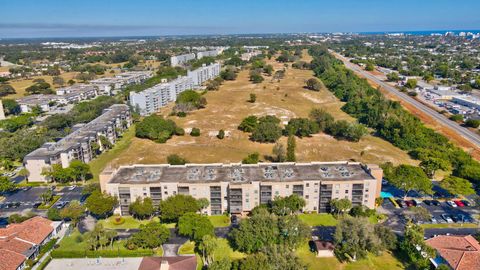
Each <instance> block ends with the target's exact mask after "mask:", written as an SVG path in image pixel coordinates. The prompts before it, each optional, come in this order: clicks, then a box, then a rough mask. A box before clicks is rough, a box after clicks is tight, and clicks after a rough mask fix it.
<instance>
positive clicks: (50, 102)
mask: <svg viewBox="0 0 480 270" xmlns="http://www.w3.org/2000/svg"><path fill="white" fill-rule="evenodd" d="M58 101H59V96H57V95H43V94H36V95H29V96H25V97H21V98H19V99H17V103H18V105H19V106H20V110H21V111H22V113H30V112H32V109H33V108H34V107H37V106H38V107H40V109H42V111H44V112H48V111H50V110H51V109H52V107H53V106H54V105H55V103H56V102H58Z"/></svg>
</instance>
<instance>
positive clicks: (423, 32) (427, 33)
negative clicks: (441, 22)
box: [359, 29, 480, 36]
mask: <svg viewBox="0 0 480 270" xmlns="http://www.w3.org/2000/svg"><path fill="white" fill-rule="evenodd" d="M447 32H451V33H454V34H455V35H458V34H459V33H461V32H465V33H468V32H470V33H474V34H476V33H480V30H478V29H477V30H428V31H385V32H359V34H364V35H383V34H398V33H403V34H406V35H414V36H429V35H431V34H442V35H444V34H445V33H447Z"/></svg>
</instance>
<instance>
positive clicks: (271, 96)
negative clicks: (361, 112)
mask: <svg viewBox="0 0 480 270" xmlns="http://www.w3.org/2000/svg"><path fill="white" fill-rule="evenodd" d="M307 58H308V55H305V59H307ZM267 62H268V64H272V65H273V67H274V69H275V70H280V69H283V68H284V66H283V64H282V63H277V62H275V61H274V60H267ZM248 73H249V70H248V69H245V70H242V71H240V72H239V74H238V77H237V79H236V80H235V81H225V82H224V83H223V85H221V86H220V89H219V90H218V91H209V92H207V93H206V94H205V95H204V97H205V98H206V99H207V102H208V104H207V105H206V108H204V109H201V110H196V111H193V112H191V113H189V114H188V115H187V116H186V117H183V118H182V117H176V116H169V114H170V112H171V110H172V107H173V106H174V104H169V105H168V106H165V107H163V108H162V109H161V110H160V111H159V112H158V114H161V115H163V116H164V117H165V118H168V119H172V120H174V121H175V122H176V123H177V125H178V126H180V127H182V128H184V129H187V128H192V127H198V128H199V129H200V130H201V135H200V136H199V137H192V136H190V135H187V134H186V135H184V136H174V137H172V138H171V139H169V140H168V141H167V142H166V143H156V142H154V141H151V140H148V139H140V138H135V137H133V134H131V136H132V137H133V138H131V137H129V139H130V138H131V142H128V143H125V144H126V145H123V146H121V147H120V146H119V147H118V148H120V149H118V150H119V151H115V150H113V151H109V152H107V153H106V154H105V155H106V156H107V157H106V158H104V157H103V156H101V157H99V160H98V161H97V160H94V161H92V162H91V164H92V165H91V166H92V167H94V168H92V170H93V172H94V174H96V173H97V172H100V171H101V169H100V168H104V167H105V166H106V164H107V163H109V162H110V164H111V165H112V166H114V167H116V166H120V165H126V164H135V163H141V164H156V163H165V162H166V157H167V156H168V155H170V154H178V155H180V156H183V157H185V158H187V159H188V160H189V161H190V162H192V163H212V162H223V163H229V162H239V161H241V160H242V159H243V158H245V157H246V156H247V155H248V154H249V153H253V152H259V154H260V156H261V157H263V156H265V155H271V153H272V147H273V146H274V144H269V143H256V142H253V141H251V140H250V139H249V136H250V134H249V133H245V132H242V131H240V130H238V128H237V127H238V125H239V124H240V123H241V121H242V119H243V118H245V117H247V116H249V115H257V116H262V115H276V116H277V117H279V118H281V119H282V122H286V121H288V119H291V118H295V117H308V114H309V113H310V111H311V109H313V108H323V109H325V110H326V111H327V112H329V113H331V114H332V115H333V116H334V117H335V119H337V120H340V119H344V120H347V121H356V120H355V119H354V118H352V117H351V116H349V115H347V114H346V113H345V112H343V111H342V110H341V107H342V106H343V105H344V103H343V102H341V101H339V100H338V99H337V98H336V97H335V96H334V95H333V94H332V93H331V92H330V91H328V90H327V89H322V90H320V91H318V92H315V91H309V90H306V89H304V88H303V86H304V84H305V80H308V79H309V78H311V77H313V72H312V71H311V70H299V69H293V68H288V69H287V70H286V74H285V78H284V79H282V80H281V81H280V82H277V81H272V78H271V77H268V76H265V80H264V82H262V83H259V84H252V83H251V82H250V81H249V79H248V77H249V76H248ZM251 93H254V94H256V96H257V100H256V102H255V103H250V102H247V99H248V98H249V95H250V94H251ZM226 100H228V101H229V102H225V101H226ZM220 129H223V130H225V132H226V133H227V136H226V137H225V138H224V139H223V140H219V139H218V138H216V137H215V135H216V134H217V132H218V130H220ZM125 137H127V136H125ZM286 141H287V137H282V138H280V140H279V142H280V143H283V144H284V145H286ZM120 143H123V142H120ZM296 145H297V148H296V155H297V160H298V161H299V162H308V161H336V160H356V161H360V162H363V163H376V164H380V163H384V162H388V161H390V162H392V163H394V164H413V165H415V164H418V161H415V160H413V159H411V158H410V157H409V156H408V154H407V153H406V152H405V151H402V150H400V149H399V148H397V147H395V146H393V145H392V144H391V143H389V142H387V141H385V140H383V139H381V138H379V137H376V136H373V135H368V136H365V137H364V138H362V139H361V140H360V141H359V142H348V141H339V140H336V139H335V138H333V137H332V136H330V135H327V134H324V133H319V134H314V135H313V136H311V137H305V138H301V139H300V138H297V140H296ZM115 148H117V146H115ZM122 150H123V151H122ZM97 163H99V164H98V165H97Z"/></svg>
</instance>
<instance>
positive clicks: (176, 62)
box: [170, 53, 195, 67]
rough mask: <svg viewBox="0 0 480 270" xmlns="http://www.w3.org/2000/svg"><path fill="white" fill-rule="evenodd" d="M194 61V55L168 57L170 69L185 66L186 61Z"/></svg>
mask: <svg viewBox="0 0 480 270" xmlns="http://www.w3.org/2000/svg"><path fill="white" fill-rule="evenodd" d="M193 59H195V54H194V53H187V54H181V55H175V56H172V57H170V65H171V66H172V67H176V66H181V65H184V64H186V63H187V62H188V61H190V60H193Z"/></svg>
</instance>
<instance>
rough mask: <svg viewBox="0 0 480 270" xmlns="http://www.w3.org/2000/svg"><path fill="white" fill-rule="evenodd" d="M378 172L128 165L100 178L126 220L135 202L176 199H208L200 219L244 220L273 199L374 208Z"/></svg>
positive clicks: (340, 166) (314, 207)
mask: <svg viewBox="0 0 480 270" xmlns="http://www.w3.org/2000/svg"><path fill="white" fill-rule="evenodd" d="M382 176H383V171H382V169H381V168H380V167H378V166H377V165H362V164H360V163H352V162H311V163H259V164H254V165H246V164H186V165H168V164H167V165H165V164H159V165H132V166H122V167H120V168H117V169H106V170H105V171H104V172H102V173H101V174H100V186H101V189H102V191H104V192H107V193H109V194H111V195H115V196H117V197H118V198H119V202H120V204H119V207H118V208H117V209H116V212H117V213H119V214H122V215H128V214H129V210H128V209H129V205H130V203H131V202H133V201H135V200H136V199H137V198H145V197H150V198H151V199H152V200H153V203H154V205H155V206H158V205H159V203H160V201H161V200H164V199H166V198H168V197H170V196H173V195H176V194H185V195H191V196H193V197H194V198H197V199H200V198H207V199H208V200H209V202H210V205H209V206H208V207H207V209H205V210H204V213H206V214H210V215H217V214H222V213H225V212H229V213H232V214H246V213H248V212H250V211H251V210H252V209H253V208H254V207H255V206H258V205H260V204H265V203H268V202H270V201H271V200H273V199H274V198H275V197H277V196H280V197H285V196H289V195H292V194H297V195H298V196H300V197H302V198H304V199H305V201H306V206H305V207H304V209H303V210H304V211H313V212H319V213H323V212H330V201H331V200H332V199H335V198H338V199H342V198H347V199H349V200H351V201H352V204H353V205H365V206H367V207H369V208H374V207H375V198H376V197H378V196H380V189H381V181H382Z"/></svg>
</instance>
